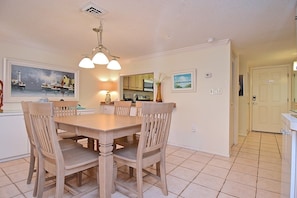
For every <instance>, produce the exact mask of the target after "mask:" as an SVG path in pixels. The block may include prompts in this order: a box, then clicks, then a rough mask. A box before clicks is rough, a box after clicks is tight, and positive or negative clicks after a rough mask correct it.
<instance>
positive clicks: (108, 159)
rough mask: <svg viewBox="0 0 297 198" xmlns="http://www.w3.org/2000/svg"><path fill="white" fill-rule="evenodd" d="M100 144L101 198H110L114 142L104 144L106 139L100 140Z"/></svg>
mask: <svg viewBox="0 0 297 198" xmlns="http://www.w3.org/2000/svg"><path fill="white" fill-rule="evenodd" d="M105 141H106V140H105ZM99 144H100V147H99V149H100V156H99V172H98V174H99V189H100V190H99V191H100V198H110V197H111V192H112V186H113V185H112V184H113V183H112V182H113V154H112V150H113V146H112V145H113V140H111V141H106V142H104V138H99Z"/></svg>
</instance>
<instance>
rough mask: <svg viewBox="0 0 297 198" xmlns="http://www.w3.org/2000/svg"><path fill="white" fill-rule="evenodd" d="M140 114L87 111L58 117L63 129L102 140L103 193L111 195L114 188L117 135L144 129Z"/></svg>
mask: <svg viewBox="0 0 297 198" xmlns="http://www.w3.org/2000/svg"><path fill="white" fill-rule="evenodd" d="M141 120H142V119H141V118H140V117H138V116H119V115H114V114H86V115H75V116H65V117H56V118H55V123H56V125H57V127H58V128H59V129H63V130H66V131H75V133H76V134H77V135H83V136H86V137H88V138H93V139H97V140H98V141H99V151H100V154H98V160H99V171H98V177H99V186H98V187H99V190H98V191H99V195H100V198H110V197H111V194H112V192H113V174H114V173H113V165H114V161H113V152H112V151H113V144H114V139H116V138H120V137H125V136H128V135H132V134H135V133H137V132H139V131H140V129H141Z"/></svg>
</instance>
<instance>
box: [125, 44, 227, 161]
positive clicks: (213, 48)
mask: <svg viewBox="0 0 297 198" xmlns="http://www.w3.org/2000/svg"><path fill="white" fill-rule="evenodd" d="M147 68H149V69H150V71H154V72H155V76H158V74H159V73H165V74H167V75H168V76H171V74H172V73H173V72H178V71H183V70H187V69H196V71H197V91H196V92H194V93H173V92H172V91H171V79H170V78H168V79H166V80H165V81H164V82H163V83H162V95H163V101H164V102H175V103H176V105H177V106H176V109H175V110H174V113H173V118H172V125H171V131H170V136H169V143H170V144H173V145H178V146H182V147H187V148H192V149H195V150H201V151H205V152H210V153H216V154H219V155H224V156H229V100H230V43H229V42H227V43H226V41H224V42H222V43H219V44H217V45H216V44H213V45H204V46H200V47H197V48H194V47H193V48H189V49H185V50H184V51H183V50H178V51H176V52H171V53H167V54H165V53H164V54H159V55H156V56H151V57H146V58H142V59H137V60H131V62H130V64H129V65H126V67H125V68H123V70H122V71H121V72H122V73H123V74H129V72H135V71H136V70H137V71H138V72H139V73H144V72H146V70H147ZM206 73H212V78H205V74H206ZM217 88H220V89H222V92H223V93H222V95H211V94H210V89H217ZM192 127H194V128H197V132H192Z"/></svg>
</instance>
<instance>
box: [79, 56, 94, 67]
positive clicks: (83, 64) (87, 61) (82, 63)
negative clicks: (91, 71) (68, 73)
mask: <svg viewBox="0 0 297 198" xmlns="http://www.w3.org/2000/svg"><path fill="white" fill-rule="evenodd" d="M78 66H79V67H82V68H95V65H94V63H93V62H92V60H91V59H90V58H89V57H84V58H83V59H82V60H81V61H80V62H79V64H78Z"/></svg>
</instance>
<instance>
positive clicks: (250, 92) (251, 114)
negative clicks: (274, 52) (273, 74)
mask: <svg viewBox="0 0 297 198" xmlns="http://www.w3.org/2000/svg"><path fill="white" fill-rule="evenodd" d="M277 67H285V68H287V70H288V74H289V75H288V78H287V84H288V86H287V89H288V90H287V93H288V102H287V111H289V110H290V106H291V103H292V99H291V98H292V97H291V90H292V89H291V82H292V80H291V79H292V69H291V65H289V64H285V65H271V66H255V67H250V68H249V73H250V83H249V84H250V87H249V99H248V101H249V131H252V122H253V105H252V102H253V101H252V97H251V96H252V91H253V70H256V69H272V68H277ZM280 116H281V115H280Z"/></svg>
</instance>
